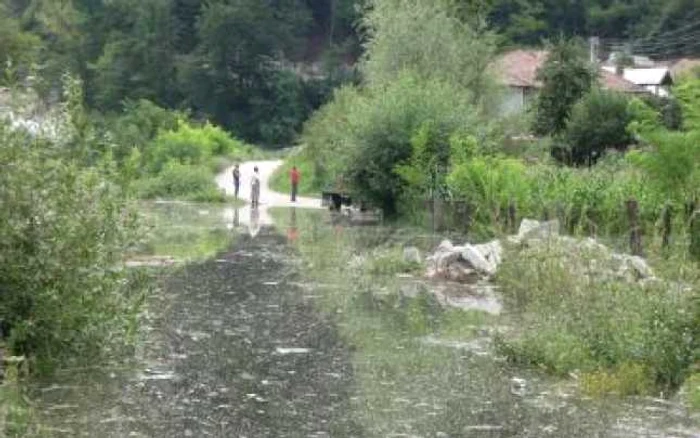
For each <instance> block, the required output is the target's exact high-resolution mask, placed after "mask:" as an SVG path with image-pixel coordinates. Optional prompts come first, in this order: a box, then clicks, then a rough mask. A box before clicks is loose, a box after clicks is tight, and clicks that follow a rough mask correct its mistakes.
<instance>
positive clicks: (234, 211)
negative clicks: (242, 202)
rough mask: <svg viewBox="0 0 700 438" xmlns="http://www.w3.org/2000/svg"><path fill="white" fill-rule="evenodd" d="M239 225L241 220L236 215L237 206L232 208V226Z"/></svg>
mask: <svg viewBox="0 0 700 438" xmlns="http://www.w3.org/2000/svg"><path fill="white" fill-rule="evenodd" d="M240 225H241V221H240V219H239V217H238V208H234V209H233V226H234V227H239V226H240Z"/></svg>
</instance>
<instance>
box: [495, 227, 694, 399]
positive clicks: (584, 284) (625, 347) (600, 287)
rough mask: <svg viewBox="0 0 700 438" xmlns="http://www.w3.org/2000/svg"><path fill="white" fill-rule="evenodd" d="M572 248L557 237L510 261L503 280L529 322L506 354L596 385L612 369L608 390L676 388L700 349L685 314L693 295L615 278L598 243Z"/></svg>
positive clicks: (508, 342)
mask: <svg viewBox="0 0 700 438" xmlns="http://www.w3.org/2000/svg"><path fill="white" fill-rule="evenodd" d="M572 245H573V244H572V243H571V242H570V241H567V240H555V241H554V242H552V243H551V244H542V245H534V246H532V247H530V248H527V249H524V250H521V251H520V252H519V254H517V255H515V254H511V256H510V257H507V258H505V262H504V264H503V265H502V266H501V268H500V270H499V273H498V279H497V280H498V282H499V284H500V285H501V286H502V290H503V291H504V294H505V296H506V299H507V300H509V301H510V302H511V303H513V305H514V306H515V307H516V308H517V309H519V312H521V314H522V318H523V322H522V324H521V325H520V327H521V329H522V336H520V337H518V338H517V339H508V340H504V341H503V343H504V344H503V345H504V346H505V347H504V352H505V353H506V354H508V355H510V356H511V357H512V358H514V360H518V361H525V362H528V363H532V364H535V365H541V366H544V367H546V368H548V369H551V370H553V371H556V372H557V373H560V374H566V373H569V372H572V371H582V372H584V373H591V374H589V383H593V382H594V381H595V379H596V378H602V377H604V376H603V375H600V374H598V375H597V377H596V373H598V372H599V371H601V370H606V372H607V370H611V371H613V372H614V373H615V375H616V376H617V377H616V378H615V379H613V380H611V381H609V382H608V383H606V384H605V385H603V386H610V387H609V388H607V389H608V390H624V391H626V392H628V393H637V392H647V391H650V390H652V389H655V388H661V389H669V388H677V387H678V386H679V385H680V384H681V382H682V381H683V379H684V377H685V373H686V370H687V368H688V366H689V365H690V364H692V362H693V358H694V351H695V348H696V345H695V344H694V341H693V340H692V338H691V337H689V336H688V335H687V334H688V333H689V332H688V330H690V328H691V326H692V314H691V313H690V312H685V311H683V310H682V309H685V308H687V306H688V305H689V304H690V302H689V300H691V299H692V298H691V297H689V296H687V295H683V294H678V293H677V292H676V291H673V290H670V289H669V285H667V284H664V283H663V282H660V283H649V284H646V285H644V284H640V283H637V282H632V281H629V280H627V279H624V278H618V277H617V274H614V273H612V272H611V274H609V275H608V274H606V273H604V272H603V271H602V270H604V269H606V268H609V269H612V270H614V269H615V268H614V266H615V264H614V262H613V260H614V257H613V256H612V255H611V254H609V253H608V252H607V251H606V250H604V249H601V248H598V247H596V246H595V244H594V243H586V242H582V243H579V244H577V245H576V246H572ZM544 315H546V318H545V317H543V316H544ZM576 352H578V353H576ZM635 376H636V377H635ZM630 380H632V381H633V382H638V383H639V384H638V385H633V384H629V381H630ZM645 381H648V382H651V384H650V385H647V384H645V383H644V382H645ZM593 386H599V387H600V386H601V385H600V384H594V385H593Z"/></svg>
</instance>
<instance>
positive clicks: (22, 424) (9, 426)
mask: <svg viewBox="0 0 700 438" xmlns="http://www.w3.org/2000/svg"><path fill="white" fill-rule="evenodd" d="M4 371H5V380H4V382H3V383H0V436H3V437H8V438H20V437H28V436H31V437H37V438H40V437H48V436H50V435H49V434H48V433H47V431H46V430H44V429H43V428H42V427H41V426H40V425H39V424H38V422H37V415H36V412H35V410H34V409H33V408H32V406H31V405H30V404H29V402H28V398H27V397H26V396H25V395H24V394H23V389H22V386H21V385H19V384H18V383H17V382H18V379H17V372H18V371H17V368H16V367H15V366H9V367H8V368H7V369H5V370H4Z"/></svg>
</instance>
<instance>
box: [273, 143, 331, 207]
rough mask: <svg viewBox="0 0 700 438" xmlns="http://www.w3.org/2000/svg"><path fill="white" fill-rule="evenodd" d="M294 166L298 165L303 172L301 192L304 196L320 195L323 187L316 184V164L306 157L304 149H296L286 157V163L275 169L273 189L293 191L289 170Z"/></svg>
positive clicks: (300, 184) (300, 185) (276, 190)
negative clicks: (298, 150)
mask: <svg viewBox="0 0 700 438" xmlns="http://www.w3.org/2000/svg"><path fill="white" fill-rule="evenodd" d="M293 166H296V167H297V169H299V171H300V172H301V181H300V183H299V194H300V195H302V196H319V195H320V194H321V189H320V188H319V187H316V185H315V178H314V164H313V162H312V161H311V160H310V159H309V158H308V157H306V155H305V154H304V153H303V151H302V152H297V151H295V152H293V153H291V154H289V155H288V156H287V157H286V158H285V160H284V164H282V166H280V167H279V168H278V169H277V170H276V171H275V173H274V174H273V175H272V178H271V179H270V187H271V188H272V190H274V191H275V192H279V193H290V192H291V190H292V184H291V182H290V180H289V172H290V171H291V170H292V167H293Z"/></svg>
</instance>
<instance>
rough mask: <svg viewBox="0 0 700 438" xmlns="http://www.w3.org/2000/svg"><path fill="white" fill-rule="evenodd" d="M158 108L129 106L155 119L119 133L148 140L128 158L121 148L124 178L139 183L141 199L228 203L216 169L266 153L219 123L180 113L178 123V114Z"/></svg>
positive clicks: (129, 118) (138, 191)
mask: <svg viewBox="0 0 700 438" xmlns="http://www.w3.org/2000/svg"><path fill="white" fill-rule="evenodd" d="M152 106H153V105H152V104H148V103H143V102H142V103H141V104H139V105H137V106H136V107H134V108H132V107H129V108H131V109H130V111H133V112H134V113H141V112H145V113H146V114H147V115H148V116H149V117H151V118H152V119H153V120H152V121H151V122H150V123H142V124H141V125H137V126H136V128H135V129H136V131H138V132H130V133H129V135H128V136H125V135H121V136H117V137H118V138H117V140H120V139H121V140H125V139H127V138H131V139H136V140H138V141H141V142H143V143H139V144H136V145H135V146H134V147H133V148H132V150H131V152H130V154H129V155H128V156H124V151H123V149H124V146H123V145H120V146H119V147H118V150H119V151H121V152H120V155H121V160H120V163H121V170H122V173H123V174H124V179H125V180H126V181H128V182H129V183H133V185H134V188H135V193H136V195H137V196H138V197H139V198H141V199H154V198H167V199H181V200H187V201H198V202H223V201H224V200H225V199H226V196H225V194H224V193H223V192H222V191H221V190H220V189H219V188H218V187H217V185H216V182H215V177H216V173H217V172H220V171H222V170H224V169H225V168H226V167H227V166H228V165H229V164H231V163H233V162H236V161H242V160H245V159H249V158H252V157H255V156H257V155H260V153H259V152H257V151H256V150H255V149H254V148H253V147H252V146H250V145H247V144H245V143H243V142H241V141H239V140H237V139H235V138H233V137H231V136H230V135H229V134H227V133H226V132H225V131H224V130H222V129H221V128H219V127H216V126H213V125H211V124H209V123H205V124H204V125H201V126H198V125H195V124H193V123H192V122H189V121H187V120H185V119H184V116H182V115H180V114H178V113H174V115H173V117H176V119H175V120H174V121H173V117H169V116H168V114H162V111H165V110H162V109H161V110H160V111H158V110H157V107H156V108H155V109H154V108H152ZM132 118H133V115H132V114H129V113H126V114H124V115H123V116H122V119H125V120H131V119H132ZM120 120H121V119H120ZM120 125H121V123H120V122H119V120H118V121H117V122H115V126H120ZM160 125H162V126H160ZM141 131H143V132H141Z"/></svg>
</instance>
